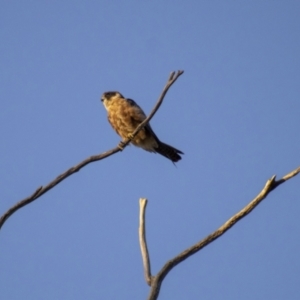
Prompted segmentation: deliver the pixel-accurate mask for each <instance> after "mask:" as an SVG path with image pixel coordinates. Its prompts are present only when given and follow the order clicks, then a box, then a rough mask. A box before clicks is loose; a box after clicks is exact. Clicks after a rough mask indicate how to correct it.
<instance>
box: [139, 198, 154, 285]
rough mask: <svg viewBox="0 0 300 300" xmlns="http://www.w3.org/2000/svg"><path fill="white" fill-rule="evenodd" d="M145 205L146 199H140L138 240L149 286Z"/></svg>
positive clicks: (149, 269)
mask: <svg viewBox="0 0 300 300" xmlns="http://www.w3.org/2000/svg"><path fill="white" fill-rule="evenodd" d="M146 206H147V199H146V198H141V199H140V226H139V240H140V248H141V252H142V259H143V266H144V274H145V279H146V282H147V283H148V285H149V286H151V280H152V276H151V267H150V259H149V252H148V248H147V241H146V226H145V210H146Z"/></svg>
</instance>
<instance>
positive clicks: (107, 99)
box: [101, 91, 124, 109]
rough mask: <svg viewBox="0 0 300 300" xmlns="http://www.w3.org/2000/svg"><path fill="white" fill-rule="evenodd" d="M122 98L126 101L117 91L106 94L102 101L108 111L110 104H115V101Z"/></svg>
mask: <svg viewBox="0 0 300 300" xmlns="http://www.w3.org/2000/svg"><path fill="white" fill-rule="evenodd" d="M120 98H123V99H124V97H123V95H122V94H121V93H119V92H116V91H112V92H105V93H103V95H102V96H101V101H102V103H103V105H104V106H105V108H106V109H107V108H108V107H109V106H110V104H111V103H112V102H113V100H115V99H120Z"/></svg>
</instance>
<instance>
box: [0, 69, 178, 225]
mask: <svg viewBox="0 0 300 300" xmlns="http://www.w3.org/2000/svg"><path fill="white" fill-rule="evenodd" d="M182 73H183V71H178V72H177V73H175V72H172V73H171V75H170V76H169V79H168V82H167V84H166V86H165V87H164V89H163V91H162V93H161V96H160V97H159V100H158V102H157V103H156V105H155V107H154V109H153V110H152V112H151V113H150V115H149V116H148V117H147V118H146V119H145V120H144V121H143V122H142V123H141V124H140V125H139V126H138V127H137V128H136V129H135V131H134V132H133V133H132V136H131V137H130V138H128V139H127V140H126V141H124V142H122V148H123V149H124V148H125V147H126V146H127V145H128V144H129V143H130V141H131V140H132V139H133V138H134V137H135V136H136V135H137V133H138V132H139V131H140V130H141V129H142V128H143V127H144V126H145V125H146V124H148V122H149V121H150V119H151V118H152V117H153V116H154V114H155V113H156V111H157V110H158V108H159V107H160V105H161V103H162V101H163V99H164V97H165V95H166V93H167V91H168V89H169V88H170V87H171V85H172V84H173V83H174V82H175V81H176V80H177V78H178V77H179V76H180V75H181V74H182ZM119 151H121V149H120V147H119V146H118V147H116V148H113V149H111V150H109V151H106V152H104V153H102V154H98V155H93V156H91V157H89V158H87V159H85V160H84V161H82V162H80V163H79V164H77V165H75V166H73V167H72V168H70V169H69V170H67V171H66V172H64V173H62V174H60V175H59V176H58V177H56V178H55V179H54V180H53V181H51V182H50V183H49V184H47V185H46V186H41V187H39V188H38V189H37V190H36V191H35V192H34V193H33V194H32V195H31V196H29V197H27V198H25V199H23V200H21V201H19V202H18V203H16V204H15V205H14V206H12V207H11V208H10V209H8V210H7V211H6V212H5V213H4V214H3V215H2V216H1V218H0V229H1V228H2V226H3V224H4V223H5V222H6V221H7V219H8V218H9V217H10V216H11V215H12V214H13V213H15V212H16V211H17V210H19V209H20V208H22V207H23V206H25V205H27V204H29V203H31V202H33V201H34V200H36V199H37V198H39V197H40V196H42V195H43V194H45V193H46V192H48V191H49V190H50V189H52V188H53V187H55V186H56V185H57V184H59V183H60V182H61V181H63V180H65V179H66V178H67V177H69V176H71V175H72V174H74V173H76V172H78V171H79V170H80V169H81V168H83V167H85V166H86V165H88V164H89V163H91V162H95V161H98V160H102V159H104V158H107V157H109V156H111V155H113V154H115V153H117V152H119Z"/></svg>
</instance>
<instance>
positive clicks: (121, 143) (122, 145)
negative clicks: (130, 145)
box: [118, 141, 125, 151]
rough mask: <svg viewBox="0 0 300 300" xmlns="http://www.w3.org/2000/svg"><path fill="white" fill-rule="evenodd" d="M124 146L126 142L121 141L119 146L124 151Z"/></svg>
mask: <svg viewBox="0 0 300 300" xmlns="http://www.w3.org/2000/svg"><path fill="white" fill-rule="evenodd" d="M124 147H125V145H124V142H123V141H121V142H120V143H119V145H118V148H119V149H120V150H121V151H123V150H124Z"/></svg>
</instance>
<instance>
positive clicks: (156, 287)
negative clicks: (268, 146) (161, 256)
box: [140, 167, 300, 300]
mask: <svg viewBox="0 0 300 300" xmlns="http://www.w3.org/2000/svg"><path fill="white" fill-rule="evenodd" d="M299 173H300V167H298V168H297V169H295V170H294V171H292V172H290V173H288V174H287V175H285V176H284V177H282V178H281V179H279V180H278V181H276V180H275V179H276V176H275V175H274V176H272V177H271V178H270V179H269V180H268V181H267V182H266V184H265V186H264V188H263V189H262V190H261V192H260V193H259V194H258V195H257V196H256V197H255V198H254V199H253V200H252V201H251V202H250V203H249V204H248V205H246V206H245V207H244V208H243V209H242V210H241V211H239V212H238V213H236V214H235V215H234V216H233V217H231V218H230V219H229V220H228V221H226V222H225V223H224V224H223V225H222V226H221V227H219V228H218V229H217V230H216V231H215V232H213V233H211V234H210V235H208V236H207V237H206V238H204V239H203V240H201V241H200V242H198V243H196V244H195V245H193V246H191V247H190V248H188V249H186V250H184V251H183V252H181V253H180V254H178V255H177V256H175V257H174V258H172V259H171V260H169V261H168V262H167V263H166V264H165V265H164V266H163V267H162V269H161V270H160V271H159V272H158V274H157V275H156V276H151V273H150V259H149V255H148V251H143V248H144V249H146V250H147V244H146V237H145V236H144V237H143V239H141V236H140V244H141V242H142V243H145V245H143V247H142V245H141V249H142V257H143V262H144V268H145V266H146V267H147V268H148V270H149V271H147V270H146V269H145V274H147V275H146V281H147V283H148V284H149V285H150V286H151V289H150V294H149V296H148V300H155V299H157V297H158V295H159V292H160V288H161V284H162V281H163V280H164V278H165V277H166V276H167V274H168V273H169V272H170V271H171V270H172V269H173V268H174V267H175V266H176V265H178V264H179V263H181V262H183V261H184V260H185V259H187V258H188V257H190V256H191V255H193V254H195V253H196V252H198V251H199V250H201V249H202V248H204V247H205V246H207V245H209V244H210V243H211V242H213V241H214V240H216V239H217V238H218V237H220V236H221V235H223V234H224V233H225V232H226V231H227V230H229V229H230V228H231V227H232V226H233V225H235V224H236V223H237V222H238V221H240V220H241V219H242V218H244V217H245V216H246V215H248V214H249V213H250V212H251V211H252V210H253V209H254V208H255V207H256V206H257V205H258V204H259V203H260V202H261V201H262V200H264V199H265V198H266V197H267V196H268V194H269V193H270V192H271V191H273V190H274V189H275V188H277V187H278V186H279V185H281V184H282V183H284V182H286V181H287V180H289V179H291V178H292V177H294V176H296V175H298V174H299ZM140 201H141V200H140ZM144 201H145V200H144ZM146 201H147V200H146ZM145 209H146V205H140V210H141V211H140V216H143V218H142V222H141V218H140V227H144V228H142V229H140V231H142V232H144V233H145V212H144V211H145ZM142 210H143V211H142ZM145 262H146V263H145Z"/></svg>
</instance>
